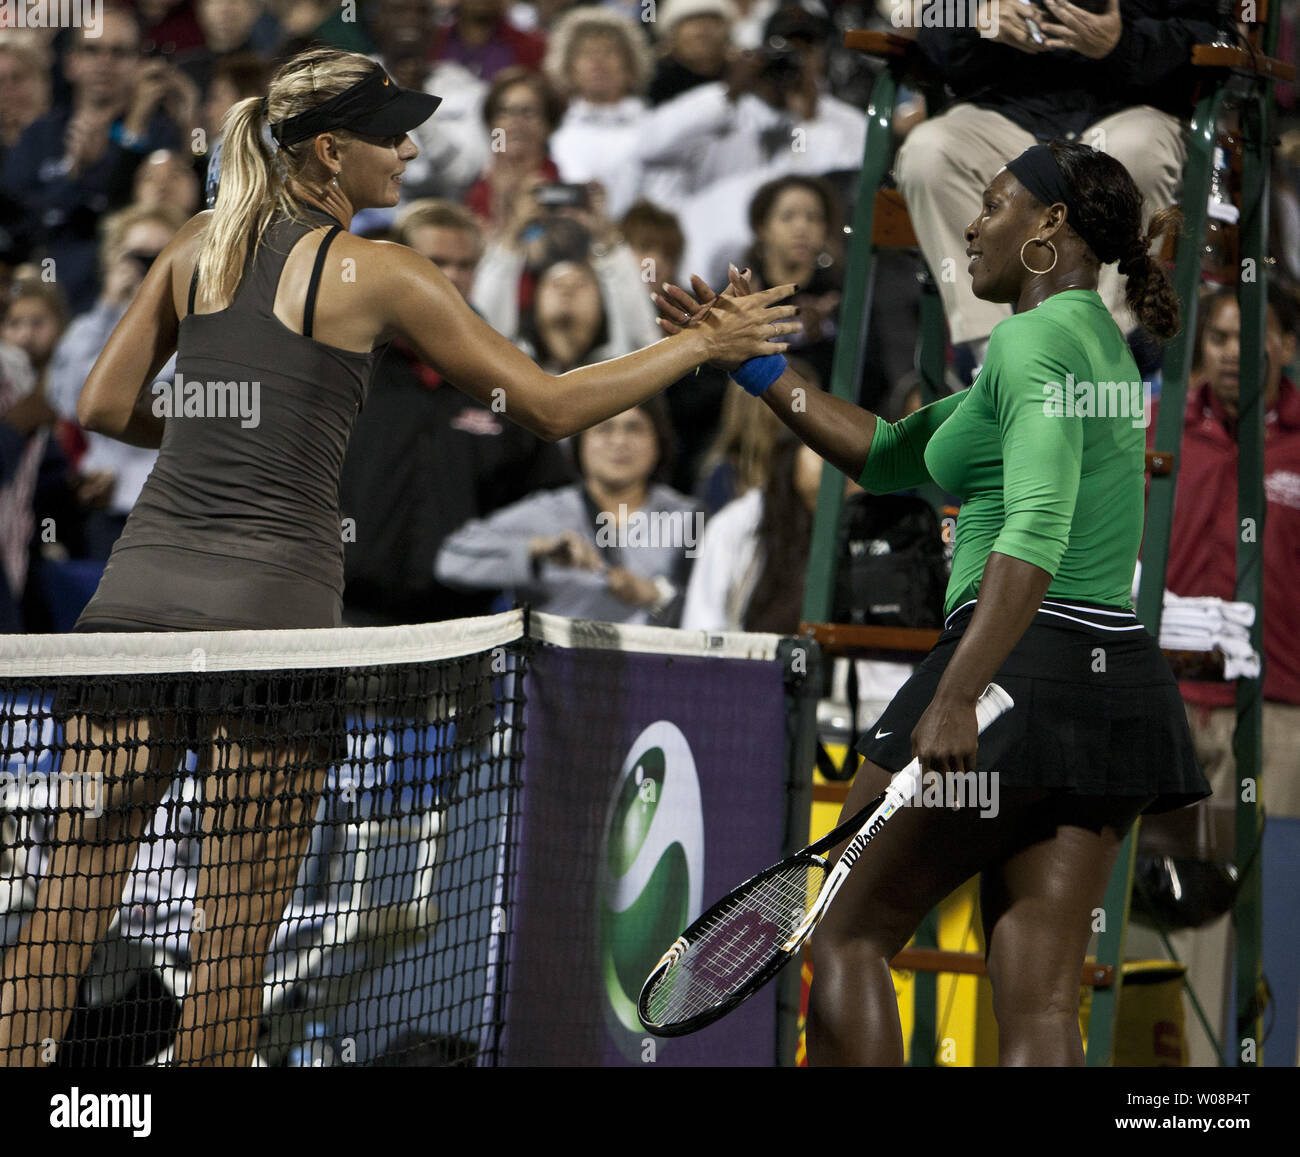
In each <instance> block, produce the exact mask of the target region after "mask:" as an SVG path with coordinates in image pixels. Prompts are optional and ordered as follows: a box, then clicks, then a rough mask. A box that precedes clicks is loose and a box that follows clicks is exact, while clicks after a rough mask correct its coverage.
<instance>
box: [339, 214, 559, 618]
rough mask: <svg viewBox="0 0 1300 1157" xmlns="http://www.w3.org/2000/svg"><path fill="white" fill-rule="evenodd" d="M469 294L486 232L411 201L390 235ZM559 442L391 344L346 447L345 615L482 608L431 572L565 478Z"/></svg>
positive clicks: (486, 600) (473, 596)
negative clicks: (466, 533) (475, 522)
mask: <svg viewBox="0 0 1300 1157" xmlns="http://www.w3.org/2000/svg"><path fill="white" fill-rule="evenodd" d="M394 240H396V241H397V242H398V244H401V245H407V246H409V247H410V248H412V249H414V250H415V251H416V252H417V253H419V254H421V255H422V256H424V257H427V258H428V259H429V260H430V261H432V262H433V263H434V264H435V265H437V266H438V268H439V269H441V270H442V271H443V272H444V273H445V274H446V275H447V278H448V280H449V281H450V282H451V283H452V284H453V285H454V286H455V287H456V288H457V289H458V290H460V292H461V294H462V295H467V294H468V292H469V287H470V284H471V282H472V281H473V278H474V267H475V265H476V263H477V261H478V256H479V253H480V252H481V250H482V245H483V238H482V234H481V233H480V231H479V228H478V225H477V223H476V222H475V220H474V218H473V216H472V215H471V214H470V213H469V212H467V211H466V210H465V209H463V208H462V207H461V206H459V205H452V204H449V203H447V202H445V201H417V202H414V203H413V204H411V205H409V206H408V207H407V208H406V209H405V210H404V211H403V212H402V214H401V216H399V218H398V221H397V230H396V237H395V238H394ZM573 478H574V471H573V470H572V468H571V467H570V465H569V461H568V457H567V455H566V454H565V453H564V450H563V449H562V448H561V447H560V446H559V445H557V444H555V443H553V442H545V441H543V440H542V439H541V438H538V437H537V436H536V435H535V434H532V433H530V432H529V431H528V430H526V429H524V427H523V426H520V425H518V424H517V423H515V422H508V421H505V420H504V418H503V417H502V416H501V415H500V414H496V413H493V411H492V409H491V408H490V407H489V406H485V405H483V404H481V403H480V402H478V401H476V400H475V399H473V398H471V397H469V396H468V395H466V394H462V393H461V392H460V391H459V390H457V389H456V388H455V387H454V386H453V385H452V384H451V383H449V382H446V381H445V380H444V379H443V378H442V377H440V376H439V374H438V373H437V371H435V370H434V369H432V368H431V367H429V366H427V365H425V364H423V363H422V362H421V361H420V360H419V359H418V358H417V357H416V355H415V352H414V351H413V350H410V349H408V348H407V347H406V346H405V344H404V343H401V342H394V343H393V345H392V346H391V347H390V349H389V351H388V352H387V353H386V354H385V355H384V357H383V358H382V359H381V361H380V363H379V365H378V366H377V367H376V369H375V374H374V377H373V379H372V380H371V383H370V392H369V394H368V396H367V398H366V404H365V406H364V407H363V408H362V410H361V413H360V414H359V415H358V416H357V421H356V425H355V427H354V428H353V431H352V438H351V441H350V442H349V443H348V452H347V457H346V459H345V460H344V464H343V478H342V484H341V487H340V490H341V499H340V505H341V508H342V510H343V512H344V515H345V516H346V517H348V518H350V519H351V520H352V527H353V534H352V535H350V536H348V537H347V538H346V540H345V544H344V578H345V580H346V583H347V585H346V587H345V588H344V591H343V614H344V621H345V622H346V623H348V625H350V626H391V625H395V624H398V623H419V622H431V621H440V620H443V619H456V618H465V617H469V616H473V615H482V614H486V613H487V612H488V610H489V609H490V607H491V604H492V600H493V598H494V597H495V595H496V593H497V592H496V591H494V590H487V589H484V590H463V589H461V590H453V589H452V588H451V587H448V586H446V585H445V584H443V583H441V582H438V581H437V580H436V579H435V578H434V569H433V568H434V560H435V559H436V558H437V555H438V550H439V549H440V547H441V546H442V543H443V540H444V539H446V537H447V536H448V535H449V534H450V533H451V532H452V531H453V530H455V529H457V528H458V527H461V526H463V525H465V524H466V523H467V522H469V521H470V520H471V519H475V518H486V517H487V516H489V515H491V514H492V513H493V512H495V511H497V510H499V509H501V507H503V506H508V505H509V504H511V503H514V502H518V501H520V500H521V499H523V498H525V497H526V496H528V495H530V494H533V493H534V492H536V491H540V490H544V489H549V488H553V487H556V486H563V485H566V484H568V483H570V482H572V481H573Z"/></svg>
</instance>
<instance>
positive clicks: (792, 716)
mask: <svg viewBox="0 0 1300 1157" xmlns="http://www.w3.org/2000/svg"><path fill="white" fill-rule="evenodd" d="M777 658H778V659H779V660H780V662H781V668H782V671H783V672H784V678H785V722H786V726H785V735H786V751H785V756H786V760H785V766H786V796H785V834H784V836H783V838H782V848H781V855H782V856H783V857H784V856H790V855H793V854H794V853H795V852H797V851H799V850H800V849H801V848H802V847H804V846H805V845H806V844H807V843H808V838H809V837H808V823H809V816H810V815H811V811H812V798H813V765H814V763H815V762H816V754H817V701H818V699H819V698H820V697H821V690H822V651H821V647H820V645H819V644H818V643H817V641H816V640H815V639H813V638H812V637H811V636H792V637H788V638H784V639H782V640H781V641H780V643H779V644H778V645H777ZM801 971H802V970H801V968H799V967H794V966H793V963H792V966H790V967H787V968H786V969H785V970H784V971H783V972H782V973H781V975H780V976H779V977H778V978H777V1012H776V1042H775V1044H776V1063H777V1064H778V1065H780V1066H782V1067H787V1068H792V1067H794V1064H795V1056H796V1052H797V1049H798V1046H799V1004H800V993H801V991H802V987H803V984H802V977H801Z"/></svg>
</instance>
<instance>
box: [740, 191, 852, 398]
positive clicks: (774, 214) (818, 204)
mask: <svg viewBox="0 0 1300 1157" xmlns="http://www.w3.org/2000/svg"><path fill="white" fill-rule="evenodd" d="M839 222H840V207H839V204H838V203H837V201H836V197H835V193H834V191H833V190H832V189H831V187H830V186H829V185H828V184H827V183H826V182H825V181H820V180H818V179H817V178H815V177H798V176H789V177H780V178H778V179H777V180H775V181H770V182H769V183H768V184H766V185H764V186H763V187H762V188H761V189H759V191H758V192H757V193H756V194H755V195H754V199H753V201H751V202H750V204H749V227H750V228H751V229H752V230H753V231H754V243H753V245H751V246H750V248H749V251H748V252H747V253H746V254H745V259H744V261H739V262H737V263H736V264H737V265H738V266H739V267H741V268H748V269H750V270H751V271H752V272H753V275H754V277H756V278H757V281H755V280H753V278H751V280H750V284H752V285H754V286H755V287H758V286H760V285H761V286H764V287H766V286H770V285H797V286H799V290H800V292H799V293H798V294H796V295H795V296H794V297H792V298H791V299H790V300H791V302H792V303H793V304H795V305H797V306H799V308H800V314H799V320H800V321H801V322H802V323H803V332H802V333H797V334H793V335H792V336H791V337H790V338H789V342H790V348H791V349H792V350H795V351H796V352H797V353H798V355H799V356H800V357H801V358H803V359H804V360H806V361H807V362H808V363H809V364H810V365H811V366H812V367H813V368H814V369H815V370H816V371H817V377H818V379H819V380H820V381H822V382H828V381H830V378H831V365H832V363H833V362H834V360H835V334H836V333H837V332H838V319H839V307H840V290H841V287H842V286H843V274H842V270H841V267H840V265H839V264H838V262H837V257H838V254H837V252H836V249H837V248H838V246H837V242H838V238H839V236H840V228H839Z"/></svg>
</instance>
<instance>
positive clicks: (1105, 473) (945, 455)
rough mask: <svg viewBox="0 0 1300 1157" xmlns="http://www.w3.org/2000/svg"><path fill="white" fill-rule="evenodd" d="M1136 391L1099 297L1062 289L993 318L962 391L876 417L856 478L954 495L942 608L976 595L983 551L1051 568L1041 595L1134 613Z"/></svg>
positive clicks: (880, 489)
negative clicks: (926, 485) (927, 486)
mask: <svg viewBox="0 0 1300 1157" xmlns="http://www.w3.org/2000/svg"><path fill="white" fill-rule="evenodd" d="M1145 396H1146V392H1145V389H1144V386H1143V383H1142V381H1141V375H1140V374H1139V373H1138V368H1137V364H1136V363H1135V362H1134V361H1133V356H1132V354H1131V352H1130V351H1129V347H1128V343H1127V342H1126V341H1125V340H1124V335H1123V334H1122V333H1121V332H1120V330H1119V327H1118V326H1117V325H1116V324H1115V322H1114V321H1113V320H1112V318H1111V316H1110V313H1109V311H1108V310H1107V309H1106V306H1105V305H1104V304H1103V302H1102V300H1101V297H1100V296H1099V295H1098V294H1097V293H1096V292H1095V291H1094V290H1085V289H1071V290H1066V291H1064V292H1062V293H1057V294H1054V295H1053V296H1051V297H1049V298H1048V299H1047V300H1045V301H1043V302H1042V303H1041V304H1039V305H1038V306H1037V307H1036V308H1034V309H1031V310H1029V311H1027V312H1025V313H1019V314H1016V315H1014V316H1013V317H1009V318H1007V319H1006V320H1005V321H1003V322H1001V323H999V324H998V325H997V326H996V327H995V328H994V330H993V334H992V336H991V337H990V339H989V347H988V354H987V358H986V360H985V363H984V366H983V368H982V370H981V371H980V374H979V376H978V377H977V378H976V379H975V382H974V384H973V385H972V386H971V388H970V389H969V390H965V391H963V392H962V393H960V394H954V395H953V396H951V397H948V398H943V399H941V400H940V401H938V402H935V403H933V404H932V405H929V406H924V407H922V408H921V409H920V410H917V411H916V412H915V413H913V414H909V415H908V416H907V417H906V418H904V419H903V420H902V421H900V422H892V423H891V422H884V421H879V420H878V421H877V423H876V430H875V435H874V437H873V438H872V440H871V449H870V451H869V453H868V454H867V461H866V465H865V467H864V468H863V471H862V476H861V478H860V479H859V480H858V482H859V485H861V486H862V487H863V488H864V489H866V490H869V491H871V492H873V493H876V494H887V493H890V492H892V491H895V490H907V489H910V488H912V487H914V486H919V485H920V484H922V483H923V482H926V481H934V482H936V483H938V484H939V485H940V486H942V487H943V488H944V489H945V490H947V491H948V492H949V493H951V494H955V495H957V496H959V497H960V498H961V499H962V500H963V501H962V506H961V511H960V514H959V515H958V518H957V533H956V541H955V545H954V549H953V559H952V575H951V577H950V579H949V581H948V590H947V595H946V597H945V599H944V613H945V614H950V613H951V612H952V611H953V610H954V609H955V608H956V607H959V606H961V605H962V604H963V603H965V602H967V601H969V600H970V599H973V598H975V597H976V596H977V595H978V593H979V585H980V578H981V576H982V575H983V573H984V564H985V562H986V561H987V560H988V556H989V554H990V552H992V551H998V552H999V553H1000V554H1006V555H1010V556H1011V557H1013V558H1018V559H1022V560H1023V561H1025V562H1028V563H1032V564H1033V565H1034V566H1037V567H1041V568H1042V569H1043V570H1045V571H1047V572H1048V573H1049V574H1050V575H1051V576H1052V582H1051V585H1050V586H1048V588H1047V595H1048V597H1058V598H1074V599H1080V600H1082V601H1085V602H1092V603H1101V604H1103V605H1106V606H1114V607H1122V608H1124V609H1131V607H1132V599H1131V589H1132V582H1133V570H1134V565H1135V564H1136V562H1137V556H1138V549H1139V547H1140V546H1141V543H1142V519H1143V491H1144V479H1143V470H1144V468H1145V448H1146V439H1145V430H1144V427H1145V424H1146V420H1147V419H1146V414H1147V412H1148V408H1147V407H1146V406H1144V399H1145Z"/></svg>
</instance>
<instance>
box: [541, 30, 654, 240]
mask: <svg viewBox="0 0 1300 1157" xmlns="http://www.w3.org/2000/svg"><path fill="white" fill-rule="evenodd" d="M650 69H651V57H650V50H649V48H648V47H647V45H646V42H645V38H644V37H643V36H642V35H641V33H640V32H639V31H638V30H637V28H636V27H635V26H634V25H632V24H631V23H629V22H628V21H627V20H625V19H624V18H623V17H622V16H619V15H618V14H617V13H615V12H611V11H609V10H607V9H604V8H590V7H582V8H576V9H574V10H573V11H572V12H570V13H569V14H568V15H567V16H565V17H564V19H563V20H561V21H560V22H559V24H557V25H556V27H555V31H554V32H553V33H552V34H551V40H550V44H549V46H548V48H547V53H546V73H547V75H548V76H549V77H550V79H551V83H552V84H554V85H555V87H556V88H557V89H559V90H560V92H562V93H563V94H564V95H565V96H566V97H567V98H568V101H569V105H568V108H567V109H566V110H565V113H564V119H563V120H561V121H560V125H559V127H558V128H557V129H556V130H555V132H554V134H553V135H552V136H551V156H552V157H553V158H554V160H555V164H556V167H557V168H558V169H559V170H560V179H561V180H563V181H566V182H568V183H570V184H581V183H583V182H587V181H599V182H600V183H601V184H602V185H603V186H604V188H605V192H606V196H607V198H608V204H609V212H610V215H611V216H613V217H621V216H622V215H623V213H624V212H626V211H627V207H628V206H629V205H631V204H632V202H633V201H634V200H636V198H637V196H638V195H639V193H640V189H639V181H640V171H639V166H638V163H637V160H636V157H637V152H638V149H639V126H640V124H641V121H642V120H643V119H644V115H645V111H646V103H645V100H644V98H643V97H642V95H641V94H642V93H644V92H645V90H646V87H647V85H648V84H649V82H650Z"/></svg>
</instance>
